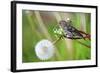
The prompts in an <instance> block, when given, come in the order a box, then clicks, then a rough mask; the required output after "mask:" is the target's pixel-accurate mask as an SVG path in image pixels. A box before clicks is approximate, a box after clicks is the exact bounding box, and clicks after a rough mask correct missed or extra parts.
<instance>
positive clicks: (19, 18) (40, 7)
mask: <svg viewBox="0 0 100 73" xmlns="http://www.w3.org/2000/svg"><path fill="white" fill-rule="evenodd" d="M22 9H26V10H44V11H48V10H49V11H65V12H85V13H91V34H92V35H91V38H92V39H91V60H81V61H79V60H77V61H60V62H35V63H22ZM16 13H17V14H16V17H17V21H16V23H17V24H16V25H17V47H16V54H17V57H16V60H17V70H22V69H38V68H52V67H71V66H85V65H95V63H96V62H95V57H96V55H95V54H96V49H95V47H96V45H95V43H96V42H95V40H96V39H95V38H96V37H95V34H96V31H95V29H96V24H95V23H96V20H95V19H96V18H95V13H96V10H95V9H93V8H81V7H65V6H64V7H60V6H45V5H28V4H17V12H16Z"/></svg>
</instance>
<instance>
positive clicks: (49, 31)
mask: <svg viewBox="0 0 100 73" xmlns="http://www.w3.org/2000/svg"><path fill="white" fill-rule="evenodd" d="M90 16H91V14H90V13H78V12H50V11H32V10H23V11H22V61H23V63H28V62H45V61H67V60H87V59H91V48H88V47H86V46H84V45H82V44H80V43H79V42H77V40H71V39H67V38H64V39H61V40H60V41H58V42H57V43H56V44H55V45H54V46H55V47H56V54H55V55H54V57H52V58H50V59H48V60H45V61H42V60H40V59H39V58H38V57H37V56H36V53H35V50H34V49H35V46H36V44H37V43H38V42H39V41H41V40H42V39H47V40H50V41H55V40H57V39H58V38H57V37H56V36H55V33H54V32H53V29H54V28H55V27H59V24H58V23H59V21H60V20H65V21H66V19H67V18H70V19H71V21H72V23H73V25H72V26H74V27H75V28H77V29H79V30H81V31H84V32H86V33H88V34H90V33H91V32H90V29H91V28H90V27H91V25H90V24H91V23H90V22H91V21H90V20H91V19H90V18H91V17H90ZM78 41H80V42H82V43H85V44H87V45H91V41H90V40H87V39H85V40H84V39H79V40H78Z"/></svg>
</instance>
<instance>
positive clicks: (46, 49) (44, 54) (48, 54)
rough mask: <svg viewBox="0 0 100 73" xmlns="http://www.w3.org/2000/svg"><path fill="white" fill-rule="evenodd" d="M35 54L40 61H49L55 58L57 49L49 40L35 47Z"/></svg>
mask: <svg viewBox="0 0 100 73" xmlns="http://www.w3.org/2000/svg"><path fill="white" fill-rule="evenodd" d="M35 52H36V55H37V57H38V58H39V59H40V60H48V59H50V58H52V57H53V55H54V52H55V48H54V46H53V44H52V43H51V42H50V41H48V40H42V41H40V42H38V43H37V44H36V46H35Z"/></svg>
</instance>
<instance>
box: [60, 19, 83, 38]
mask: <svg viewBox="0 0 100 73" xmlns="http://www.w3.org/2000/svg"><path fill="white" fill-rule="evenodd" d="M59 24H60V27H61V28H62V29H63V31H64V37H66V38H69V39H82V38H84V36H83V35H82V34H81V33H80V32H79V30H78V29H76V28H75V27H73V26H72V21H70V20H69V19H68V20H67V21H65V20H61V21H60V22H59Z"/></svg>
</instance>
